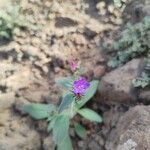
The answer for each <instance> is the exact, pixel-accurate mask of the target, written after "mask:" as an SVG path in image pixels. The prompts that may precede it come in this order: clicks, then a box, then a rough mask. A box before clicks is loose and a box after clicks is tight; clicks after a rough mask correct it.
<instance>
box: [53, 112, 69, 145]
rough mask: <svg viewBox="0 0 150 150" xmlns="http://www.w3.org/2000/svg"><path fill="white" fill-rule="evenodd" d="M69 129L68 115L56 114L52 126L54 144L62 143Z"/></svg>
mask: <svg viewBox="0 0 150 150" xmlns="http://www.w3.org/2000/svg"><path fill="white" fill-rule="evenodd" d="M68 130H69V116H66V115H59V116H57V118H56V120H55V123H54V126H53V137H54V141H55V143H56V145H60V144H62V143H63V142H64V141H65V139H66V138H67V136H69V133H68Z"/></svg>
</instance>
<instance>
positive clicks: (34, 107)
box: [23, 103, 56, 119]
mask: <svg viewBox="0 0 150 150" xmlns="http://www.w3.org/2000/svg"><path fill="white" fill-rule="evenodd" d="M55 109H56V107H55V105H53V104H35V103H33V104H28V105H25V106H23V110H24V111H25V112H26V113H28V114H29V115H30V116H31V117H33V118H34V119H44V118H47V117H48V116H49V115H50V113H51V112H52V111H54V110H55Z"/></svg>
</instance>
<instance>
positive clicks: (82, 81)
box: [73, 77, 90, 96]
mask: <svg viewBox="0 0 150 150" xmlns="http://www.w3.org/2000/svg"><path fill="white" fill-rule="evenodd" d="M89 87H90V83H89V82H88V81H87V80H86V78H84V77H80V78H79V80H75V81H74V83H73V93H74V94H75V95H77V96H82V95H84V94H85V93H86V90H87V89H88V88H89Z"/></svg>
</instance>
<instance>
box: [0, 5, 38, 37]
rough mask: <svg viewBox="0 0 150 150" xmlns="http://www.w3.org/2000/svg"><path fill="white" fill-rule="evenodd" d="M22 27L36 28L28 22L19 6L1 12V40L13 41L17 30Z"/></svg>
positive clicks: (11, 6)
mask: <svg viewBox="0 0 150 150" xmlns="http://www.w3.org/2000/svg"><path fill="white" fill-rule="evenodd" d="M22 27H30V28H35V27H34V26H33V25H31V24H30V23H29V22H28V21H27V20H26V18H25V16H24V15H23V14H22V9H21V7H20V6H19V5H16V4H15V5H8V6H7V7H6V8H5V9H1V10H0V38H2V39H3V38H5V39H11V38H12V37H13V32H14V30H15V28H22Z"/></svg>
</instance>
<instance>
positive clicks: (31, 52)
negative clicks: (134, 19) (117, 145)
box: [0, 0, 129, 150]
mask: <svg viewBox="0 0 150 150" xmlns="http://www.w3.org/2000/svg"><path fill="white" fill-rule="evenodd" d="M20 5H21V6H22V9H23V12H24V15H25V16H26V18H27V20H28V21H29V22H30V23H32V24H34V25H36V26H37V29H26V30H21V29H16V30H15V32H14V37H13V40H12V41H10V42H9V43H7V44H6V43H5V44H4V43H3V42H2V43H1V45H0V59H1V61H0V93H1V94H0V99H2V100H0V109H1V110H0V116H3V117H2V120H1V121H0V137H2V139H3V140H4V141H2V140H0V150H10V149H12V147H13V149H14V150H21V149H24V150H27V149H28V150H43V149H44V150H53V149H54V143H53V142H52V139H51V136H48V134H47V132H46V125H47V124H46V122H44V121H33V120H32V119H30V118H29V117H28V116H26V115H24V114H23V112H21V110H20V107H21V106H22V105H23V104H26V103H29V102H40V103H54V104H57V103H59V97H60V94H61V90H60V89H59V88H58V87H57V86H56V85H55V79H56V78H57V77H60V76H67V75H70V74H72V72H71V70H70V68H69V64H68V61H69V60H70V59H78V60H79V61H80V62H81V64H82V65H83V67H85V68H87V72H86V76H87V77H88V78H89V80H90V79H101V77H102V76H104V75H105V74H106V73H107V70H108V68H107V66H106V63H107V59H108V58H109V57H110V56H107V55H106V54H105V52H104V51H103V49H102V43H103V42H104V41H105V40H110V42H111V40H112V38H113V37H112V36H113V35H114V33H115V32H116V31H117V30H119V28H120V27H121V26H122V23H123V20H122V12H123V9H115V8H114V6H113V4H112V3H107V5H106V3H105V1H99V0H94V1H90V0H88V1H83V0H75V1H70V0H58V1H50V0H28V1H27V0H22V1H21V2H20ZM6 101H7V102H6ZM88 105H89V107H91V108H93V109H95V110H96V111H98V112H99V113H101V114H103V117H104V118H105V119H104V123H103V124H100V125H99V124H93V123H90V122H88V121H85V120H82V119H80V118H78V117H77V119H78V120H79V121H80V122H82V124H83V125H85V126H86V128H87V129H88V138H87V139H86V140H83V141H82V140H81V139H79V137H77V136H76V135H75V134H74V133H72V135H71V137H72V139H74V138H75V140H74V142H73V144H74V149H81V150H84V149H85V150H86V149H89V150H105V149H106V147H105V143H106V140H107V135H109V134H110V132H111V131H112V128H113V126H115V125H116V123H117V122H118V119H119V118H120V117H121V115H122V114H123V113H124V112H126V111H127V110H128V108H129V106H126V105H122V104H118V105H117V106H114V105H111V106H110V105H108V104H103V103H102V104H101V103H97V102H96V101H94V100H93V101H92V102H90V103H89V104H88ZM112 113H113V114H114V117H113V120H112ZM12 116H13V117H12ZM12 124H13V126H14V129H11V126H12ZM24 128H25V129H24ZM6 130H8V131H9V134H10V135H11V136H10V135H9V134H8V136H7V134H6V132H5V131H6ZM1 131H3V132H1ZM30 131H32V132H30ZM13 135H17V136H16V137H14V136H13ZM9 136H10V137H9ZM26 137H30V139H28V140H27V138H26ZM7 138H9V139H8V140H7ZM14 138H17V139H19V138H21V139H22V140H16V141H15V140H13V139H14ZM29 140H31V141H32V142H30V141H29ZM6 141H7V142H6ZM23 141H24V142H23ZM48 141H49V142H48ZM9 142H11V143H13V144H14V145H9V144H10V143H9ZM1 143H2V144H1ZM24 143H25V144H24ZM33 143H35V144H33ZM36 143H39V144H38V145H36ZM6 145H9V146H8V147H6ZM112 150H114V149H112Z"/></svg>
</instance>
